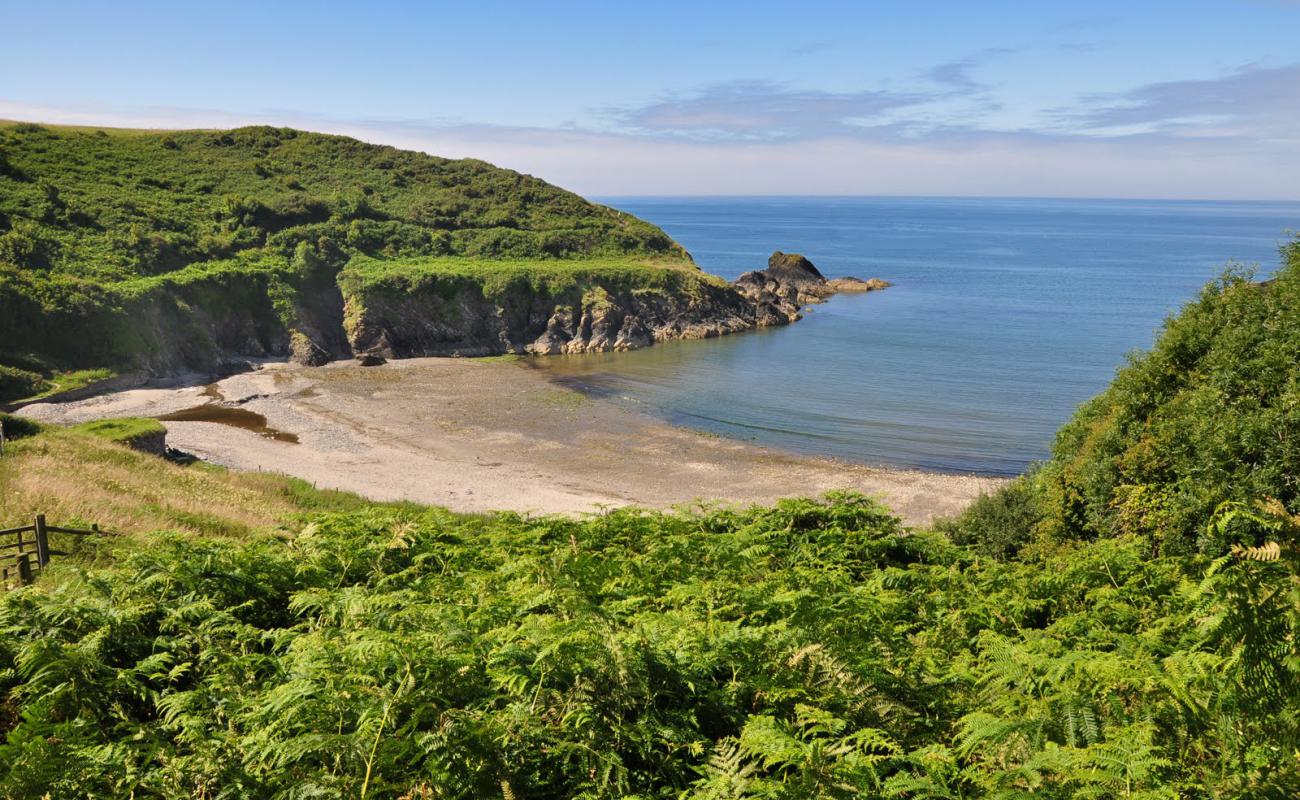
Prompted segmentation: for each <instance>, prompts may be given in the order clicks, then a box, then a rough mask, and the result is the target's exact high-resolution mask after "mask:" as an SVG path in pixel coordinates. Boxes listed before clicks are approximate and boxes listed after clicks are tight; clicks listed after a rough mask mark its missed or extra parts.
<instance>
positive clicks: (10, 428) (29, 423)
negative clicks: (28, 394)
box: [0, 412, 41, 439]
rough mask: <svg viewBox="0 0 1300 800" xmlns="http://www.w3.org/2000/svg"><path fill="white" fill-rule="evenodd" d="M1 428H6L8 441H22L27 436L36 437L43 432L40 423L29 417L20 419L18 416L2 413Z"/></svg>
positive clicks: (0, 418) (0, 415)
mask: <svg viewBox="0 0 1300 800" xmlns="http://www.w3.org/2000/svg"><path fill="white" fill-rule="evenodd" d="M0 426H3V427H4V432H5V438H6V439H22V438H24V437H26V436H35V435H36V434H38V433H40V432H41V425H40V423H38V422H36V421H35V420H32V419H28V418H27V417H20V416H18V415H17V414H5V413H3V412H0Z"/></svg>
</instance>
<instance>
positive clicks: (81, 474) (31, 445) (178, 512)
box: [0, 420, 375, 538]
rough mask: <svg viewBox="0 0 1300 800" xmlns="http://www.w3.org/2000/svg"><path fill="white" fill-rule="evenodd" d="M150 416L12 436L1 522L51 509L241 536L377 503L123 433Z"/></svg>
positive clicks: (0, 468) (143, 526)
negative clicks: (181, 459) (178, 459)
mask: <svg viewBox="0 0 1300 800" xmlns="http://www.w3.org/2000/svg"><path fill="white" fill-rule="evenodd" d="M148 423H153V424H154V425H156V424H157V423H156V422H153V421H152V420H143V421H139V422H138V424H129V423H128V424H120V423H119V422H118V421H111V422H110V423H108V428H107V429H106V430H99V429H96V426H98V425H102V424H103V423H91V424H90V425H88V426H77V427H74V428H71V429H67V430H61V429H58V428H52V429H47V430H46V431H44V432H42V433H41V434H39V435H36V436H28V437H25V438H22V439H17V440H14V441H12V442H9V443H8V445H7V446H6V448H5V455H4V458H2V459H0V499H2V500H3V502H0V528H4V527H8V526H10V525H23V524H27V523H29V522H30V521H31V519H32V517H34V516H35V515H36V514H45V515H46V517H47V518H48V519H49V520H50V523H51V524H57V525H62V526H66V527H76V526H83V525H90V524H92V523H96V524H98V525H99V526H100V527H101V528H104V529H105V530H111V531H117V532H121V533H127V534H132V535H133V536H134V537H143V538H148V535H149V534H152V533H153V532H155V531H160V530H168V531H179V532H184V533H188V534H193V535H199V536H205V537H207V536H222V537H228V536H235V537H241V536H247V535H249V534H250V533H253V532H259V531H260V532H266V531H269V530H274V529H276V528H277V527H279V526H281V525H284V524H287V523H289V522H290V521H291V518H292V517H293V515H295V514H298V513H300V512H305V511H310V510H321V509H329V510H338V509H346V508H357V507H362V506H366V507H369V506H372V505H375V504H371V503H368V502H366V501H362V500H360V499H359V498H357V497H355V496H353V495H349V494H346V493H342V492H330V491H318V490H315V489H313V488H312V487H311V486H310V485H309V484H306V483H304V482H303V481H300V480H297V479H294V478H287V477H284V476H281V475H272V474H268V473H241V472H228V471H226V470H224V469H221V468H219V467H212V466H207V465H204V464H195V465H192V466H181V465H178V464H173V463H171V462H168V461H164V460H162V459H160V458H158V457H156V456H151V455H146V454H144V453H138V452H136V451H134V450H131V449H130V448H128V447H126V446H125V445H123V444H121V443H119V442H118V441H117V440H118V439H120V438H122V437H123V436H126V437H127V438H129V436H130V435H132V434H138V433H139V432H140V431H141V429H142V428H143V427H144V425H147V424H148Z"/></svg>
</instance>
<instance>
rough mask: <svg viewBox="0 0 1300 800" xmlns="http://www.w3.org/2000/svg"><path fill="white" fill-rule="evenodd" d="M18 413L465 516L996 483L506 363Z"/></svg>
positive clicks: (953, 500) (942, 503)
mask: <svg viewBox="0 0 1300 800" xmlns="http://www.w3.org/2000/svg"><path fill="white" fill-rule="evenodd" d="M196 409H197V410H196ZM22 413H23V414H26V415H28V416H31V417H33V418H36V419H39V420H43V421H48V422H56V423H76V422H83V421H86V420H91V419H102V418H109V417H122V416H148V417H168V416H172V417H178V418H179V419H172V420H166V425H167V431H168V444H169V445H170V446H171V447H173V448H176V449H178V450H182V451H185V452H188V453H191V454H193V455H195V456H198V457H199V458H202V459H205V460H207V461H211V462H213V463H216V464H221V465H224V466H226V467H230V468H232V469H239V470H269V471H275V472H282V473H285V474H289V475H294V476H297V477H300V478H303V479H306V480H309V481H312V482H313V483H315V484H316V485H317V486H320V487H322V488H335V489H343V490H348V491H352V492H357V493H359V494H361V495H364V496H366V497H370V498H372V499H376V500H397V499H405V500H413V501H417V502H421V503H430V504H435V505H441V506H446V507H449V508H451V509H453V510H457V511H464V512H480V511H489V510H513V511H519V512H527V513H584V512H595V511H599V510H600V509H601V508H603V507H612V506H621V505H640V506H648V507H655V508H665V507H670V506H675V505H682V504H691V503H696V502H715V503H716V502H722V503H740V504H750V503H769V502H772V501H774V500H777V499H779V498H782V497H792V496H808V495H816V494H820V493H822V492H826V491H830V490H834V489H854V490H858V491H861V492H865V493H867V494H871V495H875V496H878V497H879V498H880V499H881V500H883V502H885V504H887V505H888V506H889V507H890V508H892V509H893V510H894V512H895V513H897V514H898V515H899V516H901V517H902V518H903V519H904V520H905V521H906V522H907V523H909V524H912V525H924V524H926V523H928V522H930V521H931V520H932V519H933V518H934V517H936V516H946V515H949V514H953V513H956V512H958V511H960V510H961V509H962V508H964V507H965V506H966V505H967V504H968V503H969V502H970V501H972V500H973V499H975V498H976V497H977V496H978V495H979V494H980V493H981V492H988V491H991V490H993V489H995V488H997V487H998V486H999V485H1001V483H1002V482H1003V481H1001V480H999V479H995V478H981V477H973V476H957V475H941V474H934V473H926V472H915V471H902V470H887V469H874V468H869V467H865V466H861V465H856V464H846V463H841V462H837V461H831V460H827V459H820V458H810V457H805V456H798V455H792V454H788V453H783V452H778V451H773V450H770V449H767V448H763V447H759V446H756V445H752V444H747V443H744V442H738V441H732V440H729V439H724V438H719V437H715V436H711V435H707V434H703V433H697V432H694V431H690V430H685V429H682V428H677V427H674V426H672V425H668V424H665V423H663V422H661V421H658V420H656V419H653V418H651V417H648V416H644V415H641V414H638V413H635V412H633V411H630V410H627V409H625V408H623V407H621V406H619V405H617V404H615V403H612V402H608V401H604V400H595V399H591V398H588V397H586V396H584V395H582V394H580V393H578V392H576V391H573V390H571V389H567V388H564V387H561V386H558V385H556V384H554V383H552V382H551V381H549V380H547V379H546V377H544V376H543V375H542V374H540V373H538V372H537V371H535V370H530V369H528V368H527V367H526V366H525V365H522V364H519V363H513V362H510V361H493V360H485V361H476V360H468V359H444V358H426V359H409V360H402V361H393V362H390V363H388V364H385V365H383V366H380V367H369V368H365V367H359V366H357V365H356V364H355V363H354V362H339V363H336V364H330V365H327V366H324V367H316V368H309V367H301V366H297V365H292V364H286V363H271V364H265V365H263V366H262V367H260V368H259V369H257V370H255V371H252V372H248V373H243V374H239V375H234V376H231V377H228V378H225V379H223V380H221V381H218V382H216V383H212V384H207V383H203V382H200V381H197V380H196V381H195V382H193V383H191V385H185V386H179V387H176V388H141V389H131V390H127V391H122V392H117V393H113V394H108V395H104V396H100V397H94V398H90V399H88V400H82V401H78V402H73V403H62V404H36V405H32V406H28V407H27V408H25V409H23V411H22ZM259 415H260V418H264V419H265V427H264V428H260V427H259V425H260V423H261V422H262V420H261V419H260V418H259ZM210 419H220V420H222V421H221V422H215V421H206V420H210ZM238 426H243V427H238ZM294 439H296V440H297V441H293V440H294Z"/></svg>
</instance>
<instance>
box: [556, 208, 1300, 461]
mask: <svg viewBox="0 0 1300 800" xmlns="http://www.w3.org/2000/svg"><path fill="white" fill-rule="evenodd" d="M603 202H606V203H608V204H610V205H613V206H616V207H618V208H621V209H624V210H627V211H630V212H632V213H633V214H636V215H638V216H640V217H643V218H645V219H648V220H650V221H651V222H654V223H656V224H658V225H660V226H662V227H663V228H664V230H666V231H667V232H668V233H669V234H670V235H671V236H673V237H674V238H675V239H677V241H679V242H681V243H682V244H683V245H685V246H686V248H687V249H688V250H690V252H691V254H692V255H693V256H694V257H695V260H696V261H697V262H698V263H699V265H700V266H701V267H703V268H704V269H706V270H708V271H710V272H714V273H717V274H719V275H722V276H725V277H727V278H734V277H736V276H737V275H739V274H740V273H741V272H744V271H746V270H750V269H757V268H761V267H763V266H765V264H766V260H767V257H768V255H769V254H770V253H771V252H772V251H773V250H777V249H780V250H785V251H787V252H798V253H803V254H804V255H806V256H808V257H809V258H810V259H811V260H812V261H813V263H815V264H816V265H817V266H818V267H819V268H820V269H821V271H822V272H823V273H825V274H826V275H827V276H837V275H856V276H859V277H863V278H867V277H880V278H885V279H887V280H890V281H893V283H894V286H893V287H892V288H890V289H888V290H886V291H883V292H874V293H871V294H867V295H858V296H840V297H836V298H833V299H832V300H831V301H830V302H828V303H826V304H825V305H821V306H817V307H815V310H813V311H812V312H811V313H810V314H808V316H807V317H806V318H805V319H804V320H803V321H801V322H798V323H796V324H795V325H792V326H790V327H788V328H782V329H775V330H767V331H761V332H756V333H752V334H744V335H740V336H732V337H725V338H722V339H716V340H708V341H703V342H680V343H672V344H667V345H663V346H657V347H653V348H649V349H646V350H639V351H635V352H631V353H616V354H594V355H585V356H567V357H555V358H551V359H542V360H539V362H540V364H541V368H543V369H546V370H548V371H549V372H551V373H552V374H553V375H554V376H555V377H557V378H559V379H562V380H565V381H567V382H570V383H571V384H573V385H577V386H579V387H581V388H583V389H584V390H587V391H590V392H593V393H598V394H601V395H604V396H610V397H614V398H619V399H621V400H622V401H624V402H626V403H629V404H631V405H633V406H636V407H638V408H641V409H643V410H646V411H649V412H651V413H653V414H656V415H659V416H662V417H664V418H666V419H668V420H670V421H673V422H676V423H680V424H685V425H689V426H692V427H696V428H702V429H705V430H708V431H712V432H714V433H718V434H721V435H724V436H730V437H735V438H739V439H747V440H753V441H757V442H760V443H763V444H766V445H772V446H776V447H780V448H783V449H787V450H794V451H799V452H804V453H813V454H819V455H828V456H834V457H838V458H842V459H848V460H852V461H857V462H862V463H867V464H878V465H888V466H895V467H918V468H922V469H930V470H940V471H959V472H976V473H985V474H1012V473H1017V472H1020V471H1021V470H1023V469H1024V467H1025V466H1026V465H1027V464H1029V463H1030V462H1032V461H1035V460H1038V459H1042V458H1044V457H1045V456H1046V455H1047V454H1048V450H1049V448H1050V446H1051V441H1052V435H1053V432H1054V431H1055V430H1056V429H1057V428H1058V427H1059V426H1060V425H1061V423H1062V422H1064V421H1065V420H1066V419H1067V418H1068V417H1069V416H1070V414H1071V412H1073V410H1074V409H1075V408H1076V407H1077V406H1078V405H1079V404H1080V403H1082V402H1083V401H1085V400H1087V399H1088V398H1089V397H1091V396H1092V395H1094V394H1096V393H1097V392H1098V391H1100V390H1101V389H1102V388H1103V387H1105V385H1106V384H1107V382H1108V381H1109V380H1110V379H1111V377H1112V375H1113V374H1114V371H1115V369H1116V367H1117V366H1119V365H1120V364H1121V363H1122V362H1123V360H1124V357H1125V354H1126V353H1129V352H1131V351H1133V350H1135V349H1138V348H1146V347H1149V346H1150V345H1151V343H1152V341H1153V339H1154V335H1155V333H1156V331H1157V330H1158V328H1159V326H1160V325H1161V322H1162V320H1163V319H1164V318H1165V316H1166V315H1168V314H1169V313H1170V312H1172V311H1174V310H1176V309H1177V308H1178V307H1179V306H1180V305H1181V304H1183V303H1184V302H1186V301H1187V300H1189V299H1191V298H1192V297H1193V296H1194V295H1195V294H1196V292H1197V291H1198V290H1199V289H1200V287H1201V286H1202V285H1203V284H1204V283H1205V282H1206V281H1208V280H1210V279H1211V278H1213V277H1214V276H1215V275H1216V274H1218V273H1219V272H1220V271H1221V270H1222V269H1223V268H1224V266H1225V265H1226V264H1227V263H1228V262H1229V261H1233V260H1235V261H1238V262H1243V263H1247V264H1258V265H1259V267H1260V270H1261V273H1267V272H1271V271H1272V270H1273V269H1274V268H1275V267H1276V265H1277V249H1278V246H1279V245H1280V244H1282V243H1283V242H1284V241H1286V231H1287V230H1288V229H1296V228H1300V203H1239V202H1183V201H1179V202H1166V201H1130V200H1050V199H951V198H926V199H914V198H739V199H738V198H725V199H721V198H718V199H700V198H691V199H682V198H604V199H603Z"/></svg>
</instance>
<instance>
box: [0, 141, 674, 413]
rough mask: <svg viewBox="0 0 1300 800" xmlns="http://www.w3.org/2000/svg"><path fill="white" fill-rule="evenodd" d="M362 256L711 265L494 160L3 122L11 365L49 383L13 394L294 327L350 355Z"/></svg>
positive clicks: (189, 358) (0, 387) (242, 348)
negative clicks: (61, 374) (80, 373)
mask: <svg viewBox="0 0 1300 800" xmlns="http://www.w3.org/2000/svg"><path fill="white" fill-rule="evenodd" d="M359 256H366V257H369V258H371V259H376V258H378V259H391V258H400V257H441V256H454V257H460V258H462V259H465V263H467V264H470V263H472V262H473V261H485V262H491V261H494V260H497V259H510V260H513V261H514V262H516V263H519V262H524V263H527V264H529V265H530V268H532V269H535V270H539V271H541V270H545V269H546V268H547V266H546V265H547V264H549V263H551V262H555V261H561V260H564V259H573V258H578V259H589V258H593V257H601V258H605V259H619V258H628V259H630V261H629V262H628V263H632V264H636V263H639V262H640V261H641V260H644V259H647V258H649V259H654V260H655V261H656V262H661V263H668V264H675V265H680V266H682V267H684V268H687V269H694V268H693V265H692V264H691V262H690V258H689V256H687V255H686V253H685V252H684V251H683V250H682V249H681V248H680V247H679V246H678V245H677V244H676V243H674V242H673V241H672V240H671V239H669V238H668V237H667V236H666V235H665V234H664V233H663V232H662V231H661V230H659V229H658V228H656V227H654V226H652V225H650V224H648V223H645V222H643V221H641V220H638V219H636V218H634V217H632V216H630V215H628V214H624V213H622V212H619V211H616V210H613V209H610V208H606V207H604V206H599V205H595V204H593V203H589V202H587V201H586V200H583V199H582V198H580V197H578V196H577V195H574V194H572V193H570V192H566V191H564V190H561V189H558V188H556V187H554V186H551V185H549V184H547V183H545V182H543V181H541V180H538V179H536V178H533V177H530V176H526V175H520V174H518V173H515V172H511V171H509V170H504V169H498V168H496V167H493V166H491V165H489V164H485V163H483V162H480V161H472V160H460V161H453V160H448V159H443V158H437V157H434V156H429V155H425V154H422V153H416V152H410V151H403V150H397V149H395V148H392V147H381V146H376V145H370V144H365V143H363V142H359V141H356V140H354V139H349V138H345V137H341V136H327V135H322V134H315V133H304V132H299V131H295V130H290V129H282V128H281V129H277V128H242V129H239V130H232V131H173V132H148V131H101V130H85V129H65V128H48V127H42V126H37V125H30V124H6V125H0V305H3V307H4V309H5V312H6V313H5V314H3V315H0V341H4V342H5V343H6V347H5V348H4V350H3V352H0V365H3V366H5V367H9V368H11V370H12V369H21V370H25V371H26V372H28V373H37V374H38V376H37V378H32V377H30V375H29V376H27V377H26V378H24V376H20V375H14V374H12V372H6V373H0V391H3V392H4V393H5V396H10V397H13V396H22V395H23V394H29V393H35V392H38V391H43V390H44V389H45V388H48V387H46V386H42V385H41V384H40V383H39V378H40V377H45V378H48V377H49V375H50V374H51V373H53V372H55V371H61V370H67V369H74V368H87V367H115V368H122V369H125V368H132V367H145V368H149V369H153V370H154V371H168V370H173V369H177V368H182V367H197V368H206V367H212V366H214V365H215V364H217V363H218V362H220V361H221V359H222V358H223V357H225V355H227V354H229V353H241V354H251V355H257V354H259V353H263V352H266V353H287V352H288V350H289V347H290V344H291V339H292V338H293V336H294V334H295V333H296V334H300V335H301V336H304V337H306V338H307V339H309V340H311V342H312V343H313V345H314V346H316V347H318V348H319V349H320V350H321V351H323V352H327V353H332V354H335V355H337V354H341V353H343V352H345V351H346V341H345V340H346V333H345V332H344V331H342V330H341V328H340V324H341V314H342V310H341V307H342V304H343V302H344V299H343V298H342V297H341V296H340V294H339V289H338V286H337V285H336V282H335V276H336V274H337V273H338V272H339V271H340V270H341V269H343V267H344V266H346V265H347V264H348V262H349V261H351V260H352V259H354V258H356V257H359ZM24 380H25V381H26V382H27V384H28V385H21V386H20V385H18V384H19V383H21V382H22V381H24ZM10 384H14V385H13V386H10ZM0 399H4V396H0Z"/></svg>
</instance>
